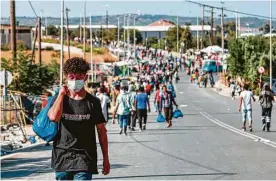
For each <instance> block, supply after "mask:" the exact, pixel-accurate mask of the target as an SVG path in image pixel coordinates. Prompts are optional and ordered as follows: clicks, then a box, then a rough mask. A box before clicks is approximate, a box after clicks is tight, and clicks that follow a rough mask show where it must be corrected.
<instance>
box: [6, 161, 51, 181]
mask: <svg viewBox="0 0 276 181" xmlns="http://www.w3.org/2000/svg"><path fill="white" fill-rule="evenodd" d="M40 170H43V171H44V173H47V172H52V171H53V170H52V169H51V168H50V157H41V158H9V159H7V160H2V163H1V178H2V179H8V178H13V179H15V178H20V177H27V176H29V175H31V174H34V173H36V172H39V171H40Z"/></svg>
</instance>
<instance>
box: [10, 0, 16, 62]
mask: <svg viewBox="0 0 276 181" xmlns="http://www.w3.org/2000/svg"><path fill="white" fill-rule="evenodd" d="M15 22H16V19H15V0H10V26H11V51H12V58H13V61H14V64H15V63H16V24H15Z"/></svg>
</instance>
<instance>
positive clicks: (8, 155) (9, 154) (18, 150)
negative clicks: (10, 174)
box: [0, 142, 46, 161]
mask: <svg viewBox="0 0 276 181" xmlns="http://www.w3.org/2000/svg"><path fill="white" fill-rule="evenodd" d="M43 144H46V142H41V143H36V144H32V145H29V146H26V147H24V148H19V149H17V150H14V151H11V152H10V153H8V154H6V155H4V156H1V157H0V160H1V161H2V160H5V159H8V158H10V157H13V156H14V155H16V154H17V153H20V152H23V151H27V150H30V149H32V148H34V147H37V146H41V145H43Z"/></svg>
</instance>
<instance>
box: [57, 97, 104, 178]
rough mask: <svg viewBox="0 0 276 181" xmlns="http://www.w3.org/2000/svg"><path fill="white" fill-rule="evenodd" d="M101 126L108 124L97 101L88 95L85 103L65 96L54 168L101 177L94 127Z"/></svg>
mask: <svg viewBox="0 0 276 181" xmlns="http://www.w3.org/2000/svg"><path fill="white" fill-rule="evenodd" d="M101 123H105V118H104V116H103V114H102V108H101V103H100V100H99V99H98V98H96V97H95V96H93V95H91V94H89V93H86V96H85V98H83V99H82V100H74V99H72V98H69V97H68V96H65V97H64V100H63V113H62V118H61V121H60V123H59V131H58V134H57V136H56V138H55V140H54V144H53V151H52V168H53V169H54V170H55V171H89V172H91V173H93V174H98V168H97V144H96V133H95V127H96V125H97V124H101Z"/></svg>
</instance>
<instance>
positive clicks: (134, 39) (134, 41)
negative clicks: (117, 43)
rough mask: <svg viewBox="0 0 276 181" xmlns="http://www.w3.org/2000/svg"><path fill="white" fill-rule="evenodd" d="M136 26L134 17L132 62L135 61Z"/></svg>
mask: <svg viewBox="0 0 276 181" xmlns="http://www.w3.org/2000/svg"><path fill="white" fill-rule="evenodd" d="M135 24H136V16H135V15H134V17H133V25H134V29H133V45H134V60H136V29H135V26H136V25H135Z"/></svg>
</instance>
